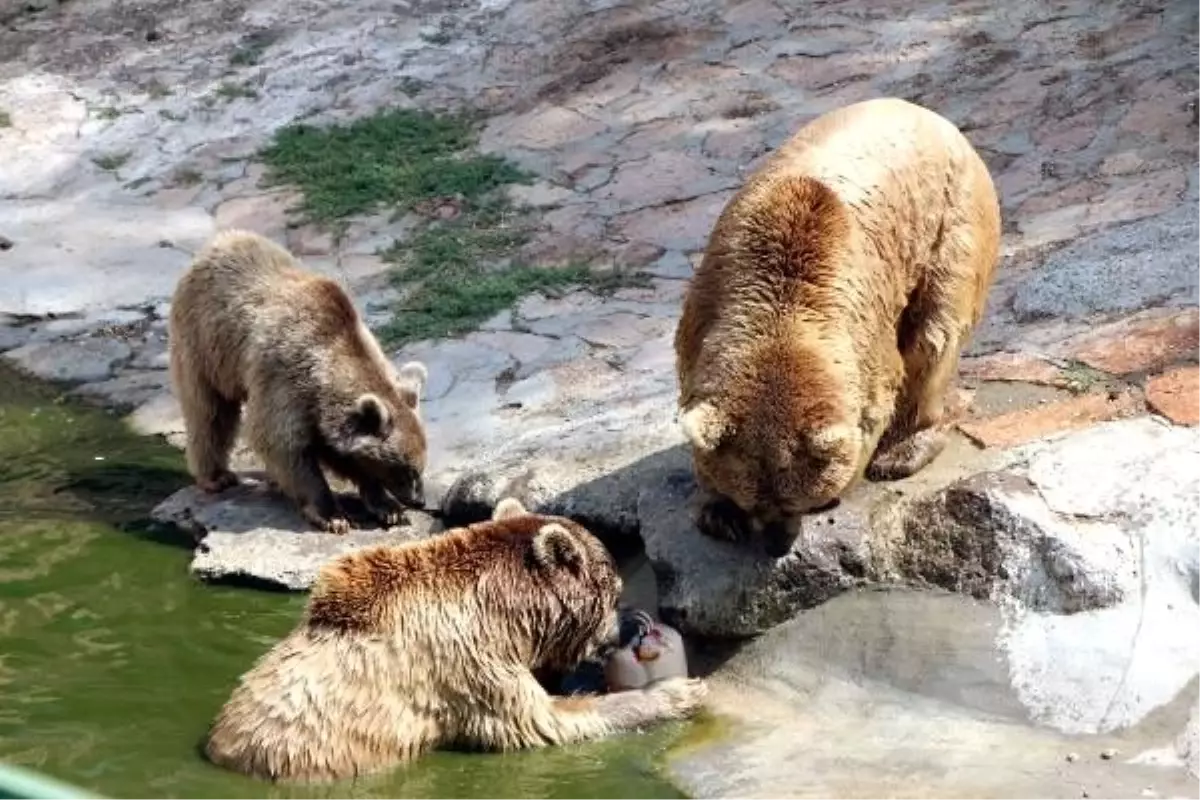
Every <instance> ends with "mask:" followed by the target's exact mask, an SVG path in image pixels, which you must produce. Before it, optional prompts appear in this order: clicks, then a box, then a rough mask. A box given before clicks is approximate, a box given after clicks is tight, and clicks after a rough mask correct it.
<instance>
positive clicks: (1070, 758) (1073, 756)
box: [1067, 753, 1079, 764]
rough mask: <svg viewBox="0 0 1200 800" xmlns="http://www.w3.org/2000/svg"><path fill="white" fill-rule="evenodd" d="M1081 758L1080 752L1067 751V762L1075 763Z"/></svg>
mask: <svg viewBox="0 0 1200 800" xmlns="http://www.w3.org/2000/svg"><path fill="white" fill-rule="evenodd" d="M1078 760H1079V753H1067V763H1068V764H1073V763H1075V762H1076V761H1078Z"/></svg>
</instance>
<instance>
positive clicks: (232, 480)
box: [196, 469, 238, 494]
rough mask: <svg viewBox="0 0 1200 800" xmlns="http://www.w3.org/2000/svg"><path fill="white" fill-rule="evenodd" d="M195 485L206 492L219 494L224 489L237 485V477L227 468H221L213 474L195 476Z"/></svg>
mask: <svg viewBox="0 0 1200 800" xmlns="http://www.w3.org/2000/svg"><path fill="white" fill-rule="evenodd" d="M196 485H197V486H199V487H200V490H201V491H203V492H207V493H208V494H220V493H221V492H223V491H225V490H226V489H232V488H233V487H234V486H237V485H238V477H237V475H234V474H233V473H232V472H230V471H229V470H227V469H225V470H221V471H220V472H217V473H215V474H213V475H209V476H207V477H204V478H197V479H196Z"/></svg>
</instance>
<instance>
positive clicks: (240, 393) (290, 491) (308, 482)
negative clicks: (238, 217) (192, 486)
mask: <svg viewBox="0 0 1200 800" xmlns="http://www.w3.org/2000/svg"><path fill="white" fill-rule="evenodd" d="M169 338H170V365H171V380H172V383H173V385H174V388H175V394H176V396H177V397H178V399H179V404H180V406H181V408H182V410H183V419H184V423H185V426H186V429H187V461H188V468H189V470H190V471H191V473H192V475H193V477H194V478H195V480H196V483H197V484H198V485H199V486H200V487H201V488H202V489H204V490H205V491H207V492H213V493H215V492H220V491H222V490H223V489H226V488H228V487H230V486H233V485H235V484H237V482H238V479H237V477H236V476H235V475H234V474H233V473H232V472H230V470H229V453H230V450H231V448H232V447H233V443H234V440H235V438H236V436H237V432H238V428H239V424H240V423H241V419H242V410H243V403H245V428H246V438H247V439H248V441H249V443H250V445H251V447H252V449H253V450H254V452H255V453H256V454H257V455H258V456H259V457H260V458H262V460H263V462H264V464H265V466H266V469H267V473H268V475H269V476H270V478H271V480H272V481H273V482H274V483H275V484H276V485H278V487H279V488H280V489H281V490H282V491H283V492H284V494H286V495H288V496H289V497H291V498H292V499H293V500H294V501H295V502H296V503H297V504H298V506H299V507H300V511H301V513H302V514H303V515H304V517H305V518H306V519H307V520H308V521H309V522H311V523H312V524H314V525H316V526H317V527H318V528H320V529H323V530H327V531H330V532H333V533H345V532H346V531H347V530H349V527H350V524H349V522H348V520H347V519H346V517H345V516H344V514H343V513H342V511H341V509H340V508H339V505H338V502H337V500H336V498H335V496H334V494H333V492H332V491H331V490H330V488H329V483H328V482H327V481H326V478H325V474H324V472H323V471H322V467H325V468H327V469H329V470H331V471H332V472H333V473H336V474H338V475H340V476H342V477H343V478H345V479H347V480H349V481H351V482H352V483H354V485H355V486H356V487H357V488H358V491H359V495H360V497H361V498H362V501H363V505H364V506H365V507H366V508H367V510H368V511H370V512H371V514H373V515H374V516H376V517H377V518H378V519H379V520H380V521H381V522H382V523H383V524H385V525H395V524H397V523H398V522H399V521H400V520H401V519H402V516H403V505H410V506H423V505H424V489H423V482H422V481H423V478H422V475H423V473H424V470H425V429H424V426H423V425H422V423H421V419H420V417H419V410H420V409H419V398H420V395H421V391H422V389H423V388H424V385H425V380H426V371H425V367H424V365H422V364H421V363H419V362H410V363H408V364H406V365H404V366H403V367H401V368H400V369H399V371H397V370H396V369H395V368H394V367H393V366H392V365H391V363H390V362H389V361H388V360H387V358H386V357H385V356H384V354H383V351H382V350H381V349H380V347H379V344H378V342H377V341H376V339H375V337H374V336H373V335H372V334H371V332H370V330H369V329H368V328H367V327H366V325H364V324H363V322H362V320H361V319H360V317H359V315H358V312H357V310H356V309H355V308H354V304H353V303H352V302H351V301H350V298H349V297H348V296H347V295H346V293H345V291H343V289H342V288H341V287H340V286H339V285H338V284H337V283H336V282H334V281H332V280H329V279H328V278H324V277H321V276H319V275H315V274H313V273H311V272H308V271H305V270H304V269H302V268H301V267H300V265H299V264H298V263H297V262H296V261H295V260H294V259H293V258H292V256H291V254H289V253H288V252H287V251H286V250H284V249H283V248H282V247H280V246H279V245H277V244H275V243H274V242H272V241H271V240H269V239H267V238H265V237H262V236H259V235H257V234H254V233H249V232H245V231H237V230H230V231H223V232H221V233H218V234H217V235H216V236H215V237H213V239H212V240H211V241H210V242H209V243H208V244H207V245H206V246H205V247H204V248H203V249H202V250H201V251H200V252H199V253H197V254H196V256H195V258H194V260H193V261H192V264H191V266H190V268H189V269H188V271H187V272H186V273H185V274H184V276H183V277H182V278H181V279H180V281H179V284H178V286H177V287H176V290H175V296H174V298H173V301H172V303H171V313H170V337H169Z"/></svg>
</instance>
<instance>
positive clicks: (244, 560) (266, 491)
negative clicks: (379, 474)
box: [151, 476, 439, 591]
mask: <svg viewBox="0 0 1200 800" xmlns="http://www.w3.org/2000/svg"><path fill="white" fill-rule="evenodd" d="M242 480H243V482H242V483H241V484H240V485H238V486H236V487H233V488H231V489H227V490H226V491H224V492H222V493H221V494H219V495H208V494H206V493H204V492H203V491H201V490H200V489H197V488H196V487H194V486H189V487H186V488H184V489H181V490H179V491H178V492H176V493H175V494H173V495H171V496H170V497H168V498H167V499H166V500H164V501H163V502H162V503H160V504H159V505H158V506H156V507H155V509H154V510H153V511H152V512H151V516H152V517H153V518H154V519H155V520H156V521H158V522H161V523H169V524H173V525H177V526H178V527H180V528H182V529H183V530H185V531H187V532H189V533H191V534H192V535H193V536H195V537H196V539H197V542H198V543H197V546H196V553H195V555H194V557H193V558H192V564H191V570H192V573H193V574H195V575H196V576H197V577H199V578H200V579H201V580H205V581H212V582H244V583H255V584H267V585H270V586H275V587H277V588H282V589H289V590H292V591H305V590H307V589H309V588H310V587H311V586H312V584H313V581H315V580H316V577H317V573H318V571H319V570H320V568H321V566H322V565H323V564H325V563H326V562H328V561H329V560H330V559H332V558H335V557H337V556H340V555H343V554H345V553H349V552H353V551H354V550H358V549H361V548H363V547H370V546H372V545H380V544H404V543H406V542H414V541H418V540H420V539H423V538H425V537H427V536H429V535H430V534H431V533H433V532H435V531H436V530H438V529H439V525H438V524H437V522H436V521H435V520H434V519H433V518H432V517H430V516H429V515H428V514H424V513H421V512H416V511H409V512H408V520H407V522H406V524H404V525H400V526H397V527H394V528H390V529H386V530H384V529H381V528H378V527H374V528H372V527H366V525H370V524H372V523H371V522H366V521H365V520H364V519H363V516H362V513H361V507H360V506H359V507H356V504H355V502H354V498H349V497H343V498H342V502H343V503H344V504H345V506H346V508H347V510H348V511H357V512H358V513H356V514H353V516H354V517H355V519H353V520H352V524H355V525H358V526H363V527H356V528H354V529H352V530H351V531H350V532H349V533H347V534H346V535H344V536H339V535H336V534H332V533H326V532H324V531H317V530H313V528H312V526H310V525H309V524H308V523H307V522H306V521H305V520H304V519H303V518H302V517H301V516H300V513H299V512H298V511H297V510H296V509H295V507H294V506H293V505H292V504H291V502H290V501H289V500H287V499H286V498H284V497H283V496H281V495H279V494H278V493H277V492H275V491H273V490H271V489H270V488H268V486H267V484H266V483H265V481H263V480H262V479H261V478H256V477H249V478H248V477H246V476H243V478H242Z"/></svg>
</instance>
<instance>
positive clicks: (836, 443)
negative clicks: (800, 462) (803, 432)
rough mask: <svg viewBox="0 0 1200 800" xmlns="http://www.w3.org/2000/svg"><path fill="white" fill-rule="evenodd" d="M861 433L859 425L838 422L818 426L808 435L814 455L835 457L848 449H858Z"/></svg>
mask: <svg viewBox="0 0 1200 800" xmlns="http://www.w3.org/2000/svg"><path fill="white" fill-rule="evenodd" d="M859 439H860V433H859V430H858V428H857V427H855V426H854V425H851V424H849V423H847V422H838V423H835V424H833V425H828V426H826V427H824V428H818V429H817V430H815V431H813V432H812V433H810V434H809V435H808V445H809V447H810V448H811V449H812V452H813V455H817V456H822V457H824V458H833V457H834V456H836V455H837V454H838V453H844V452H845V451H846V450H855V449H857V442H858V441H859Z"/></svg>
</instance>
